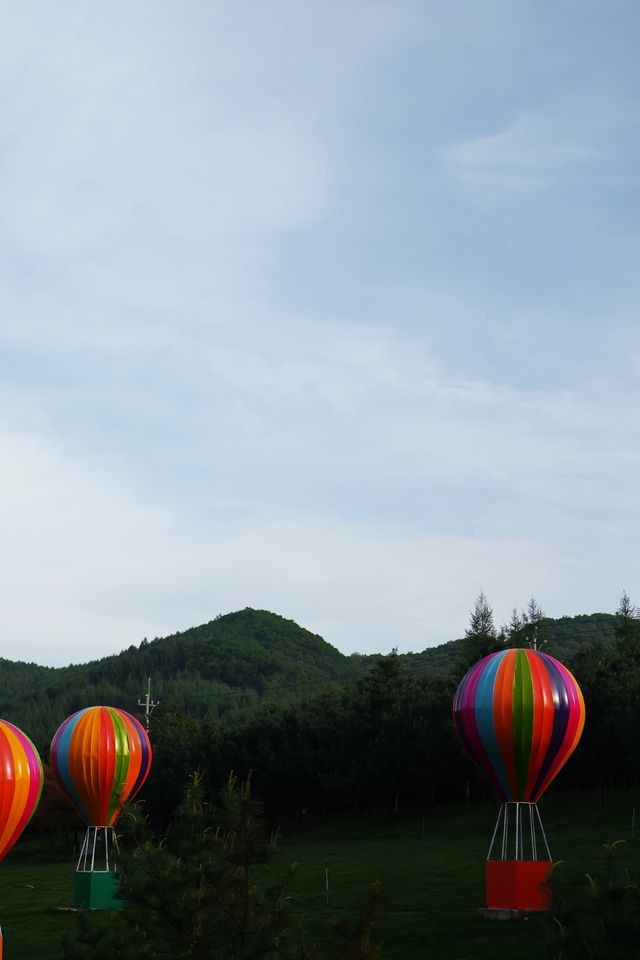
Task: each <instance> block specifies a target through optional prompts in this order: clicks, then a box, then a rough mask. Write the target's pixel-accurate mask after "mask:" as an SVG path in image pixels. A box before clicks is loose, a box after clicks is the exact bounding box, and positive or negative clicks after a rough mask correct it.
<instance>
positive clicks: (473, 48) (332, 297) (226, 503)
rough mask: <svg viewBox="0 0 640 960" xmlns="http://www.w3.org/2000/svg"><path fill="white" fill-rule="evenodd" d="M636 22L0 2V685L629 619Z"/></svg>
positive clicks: (574, 3) (536, 3)
mask: <svg viewBox="0 0 640 960" xmlns="http://www.w3.org/2000/svg"><path fill="white" fill-rule="evenodd" d="M639 29H640V7H639V6H638V4H637V2H636V0H553V2H552V0H549V2H547V0H542V2H541V0H482V2H478V0H455V2H451V0H416V2H413V0H394V2H393V3H388V2H379V0H325V2H323V3H320V4H319V3H317V2H313V3H312V2H308V0H253V2H249V0H233V2H221V0H206V2H204V0H203V2H199V0H179V2H178V0H173V2H167V0H137V2H136V3H135V4H131V3H129V2H122V0H114V2H111V3H109V4H97V3H86V2H84V0H83V2H79V0H65V2H62V3H59V4H51V3H46V2H44V0H42V2H34V0H22V2H21V3H20V4H14V3H10V2H9V0H0V96H1V107H0V504H1V508H0V517H1V523H2V536H1V544H2V549H1V550H0V609H1V610H2V616H1V627H0V655H1V656H4V657H8V658H10V659H22V660H34V661H36V662H38V663H48V664H54V665H58V664H66V663H69V662H78V661H86V660H89V659H93V658H96V657H101V656H104V655H107V654H109V653H114V652H117V651H119V650H121V649H123V648H125V647H128V646H130V645H131V644H138V643H140V641H141V640H142V639H143V638H144V637H147V638H149V639H152V638H153V637H155V636H164V635H167V634H170V633H174V632H175V631H177V630H182V629H186V628H188V627H190V626H192V625H195V624H199V623H203V622H206V621H208V620H211V619H212V618H213V617H215V616H217V615H218V614H224V613H227V612H230V611H232V610H238V609H241V608H243V607H256V608H263V609H268V610H272V611H274V612H276V613H279V614H281V615H282V616H284V617H287V618H288V619H293V620H295V621H297V622H298V623H300V624H301V625H303V626H304V627H306V628H308V629H309V630H311V631H313V632H314V633H319V634H321V635H322V636H323V637H325V639H326V640H328V641H329V642H330V643H332V644H334V645H335V646H337V647H338V648H339V649H340V650H342V651H343V652H345V653H350V652H353V651H360V652H363V653H365V652H373V651H380V652H383V653H385V652H389V651H390V650H391V649H392V648H393V647H397V648H398V649H399V650H400V651H408V650H413V651H417V650H423V649H424V648H425V647H427V646H431V645H434V644H437V643H442V642H445V641H447V640H451V639H454V638H456V637H459V636H461V635H462V634H463V633H464V630H465V627H466V626H467V624H468V620H469V610H470V609H471V608H472V606H473V604H474V601H475V598H476V597H477V595H478V594H479V593H480V591H481V590H482V591H484V593H485V594H486V596H487V598H488V600H489V602H490V604H491V605H492V606H493V609H494V614H495V619H496V623H497V624H498V625H499V624H500V623H501V622H504V621H506V620H508V619H509V616H510V613H511V610H512V609H513V608H514V607H517V608H523V607H525V606H526V604H527V601H528V600H529V598H530V597H531V596H535V598H536V599H537V601H538V602H539V604H540V605H541V606H542V608H543V609H544V610H545V611H546V612H547V614H549V615H550V616H562V615H573V614H578V613H590V612H594V611H610V612H613V611H615V609H616V607H617V605H618V601H619V598H620V595H621V593H622V591H623V590H626V591H627V592H628V593H629V594H630V595H631V599H632V601H633V600H635V601H637V602H638V603H640V584H639V583H638V559H637V558H638V551H639V548H640V510H639V507H640V484H639V483H638V477H639V476H640V443H639V441H640V403H639V399H640V391H639V377H640V325H639V324H638V319H637V316H638V302H639V300H640V298H639V293H640V271H639V270H638V265H639V264H640V218H639V213H640V209H639V198H640V163H639V161H640V128H639V119H640V96H639V93H640V90H639V86H640V82H639V81H640V70H639V68H638V64H637V36H638V31H639Z"/></svg>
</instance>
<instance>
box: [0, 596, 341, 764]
mask: <svg viewBox="0 0 640 960" xmlns="http://www.w3.org/2000/svg"><path fill="white" fill-rule="evenodd" d="M357 671H358V667H357V665H356V664H355V663H354V662H353V661H352V660H351V659H350V658H348V657H345V656H344V655H343V654H342V653H340V651H339V650H336V648H335V647H332V646H331V644H329V643H327V642H326V641H325V640H323V639H322V637H319V636H316V635H315V634H312V633H310V632H309V631H308V630H305V629H303V628H302V627H299V626H298V625H297V624H296V623H294V622H293V621H292V620H285V619H284V618H283V617H280V616H277V615H276V614H274V613H269V612H268V611H266V610H252V609H249V608H248V609H246V610H241V611H238V612H237V613H229V614H226V615H225V616H220V617H216V619H215V620H211V621H210V622H209V623H205V624H202V626H199V627H192V628H191V629H189V630H185V631H183V632H181V633H175V634H173V635H172V636H169V637H162V638H156V639H155V640H152V641H147V640H143V641H142V643H141V644H140V646H139V647H134V646H132V647H129V648H128V649H127V650H123V651H122V652H121V653H118V654H115V655H113V656H109V657H103V658H102V659H101V660H94V661H91V662H90V663H85V664H77V665H75V664H74V665H72V666H69V667H59V668H54V667H41V666H38V665H37V664H33V663H28V664H27V663H14V662H12V661H10V660H2V659H0V716H2V717H4V718H6V719H8V720H11V721H12V722H15V723H16V724H18V726H20V727H23V728H24V730H25V731H26V732H27V733H28V734H29V736H31V738H32V739H33V740H34V742H35V743H36V745H37V746H39V747H44V746H45V745H47V744H48V743H49V741H50V739H51V736H52V734H53V733H54V732H55V730H56V728H57V727H58V725H59V724H60V723H61V722H62V720H64V719H65V717H67V716H68V715H69V714H71V713H73V712H74V711H75V710H79V709H80V708H81V707H84V706H88V705H91V704H95V703H108V704H112V705H113V706H118V707H122V708H124V709H126V710H129V711H130V712H132V713H137V712H138V710H139V708H138V700H139V698H141V697H142V696H143V694H144V692H145V690H146V687H147V678H148V677H151V678H152V683H153V689H152V695H153V698H154V699H155V700H160V701H161V702H163V703H165V702H168V701H173V702H175V704H176V706H178V707H179V708H180V709H182V710H184V712H186V713H188V714H190V715H192V716H196V717H204V716H206V715H208V714H209V715H217V714H219V713H222V712H230V711H240V712H246V711H247V710H250V709H251V708H252V707H254V706H255V705H256V704H258V703H263V702H264V700H265V698H267V699H273V700H277V701H278V702H280V703H282V702H287V701H288V700H291V699H300V697H302V696H305V695H309V694H311V693H312V692H313V691H317V690H319V689H323V688H324V687H326V686H329V685H331V684H335V683H336V682H344V681H346V680H348V679H350V678H352V677H354V676H355V674H356V673H357Z"/></svg>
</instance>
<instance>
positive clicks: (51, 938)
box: [0, 793, 640, 960]
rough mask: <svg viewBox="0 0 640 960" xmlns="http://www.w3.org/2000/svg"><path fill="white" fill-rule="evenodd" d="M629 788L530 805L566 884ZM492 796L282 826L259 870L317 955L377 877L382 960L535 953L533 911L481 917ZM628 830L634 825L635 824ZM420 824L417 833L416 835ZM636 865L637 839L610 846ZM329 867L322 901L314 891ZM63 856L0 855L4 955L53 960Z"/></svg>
mask: <svg viewBox="0 0 640 960" xmlns="http://www.w3.org/2000/svg"><path fill="white" fill-rule="evenodd" d="M634 805H637V807H638V821H639V823H640V793H610V794H607V795H605V798H604V806H603V807H601V805H600V797H599V796H596V795H594V794H565V795H561V796H558V797H557V798H549V799H547V800H544V801H543V802H542V804H541V811H542V815H543V818H544V821H545V827H546V829H547V835H548V838H549V843H550V846H551V852H552V854H553V857H554V859H556V860H562V861H563V863H562V864H561V865H560V866H559V867H558V868H557V869H558V871H559V873H561V874H562V876H563V877H564V878H565V880H566V882H567V884H569V885H572V886H574V887H575V886H578V885H580V884H584V883H585V879H584V874H585V873H586V872H589V873H592V874H593V873H598V872H600V873H603V872H604V871H605V870H606V851H605V849H604V847H603V844H604V843H606V842H610V841H614V840H620V839H625V840H628V839H630V822H631V813H632V809H633V807H634ZM495 813H496V808H495V807H494V806H493V805H490V804H486V805H471V806H467V807H464V806H459V807H443V808H438V809H435V810H433V811H430V812H429V813H428V815H427V816H425V818H424V822H423V818H422V817H421V816H419V815H418V816H416V815H408V814H407V815H403V814H400V815H398V816H396V817H393V818H392V817H390V816H382V815H370V816H366V817H363V818H362V819H359V820H354V819H351V818H339V819H335V820H332V821H330V822H328V823H326V824H315V825H314V824H305V825H304V826H303V827H298V826H296V827H292V826H286V827H285V830H284V832H283V838H282V841H281V843H280V847H279V850H278V853H277V855H276V857H275V860H274V861H273V862H272V864H271V865H270V868H269V872H270V873H271V874H273V875H274V876H283V875H285V874H286V873H287V872H288V868H289V865H290V864H294V863H295V864H296V865H297V866H296V868H295V871H294V874H293V877H292V879H291V880H290V882H289V884H288V888H289V894H290V904H291V917H292V921H297V920H303V922H304V928H305V930H306V931H307V939H308V941H309V942H310V943H312V944H315V945H316V946H317V947H318V949H319V950H320V951H321V952H322V953H323V955H326V956H327V958H332V960H333V958H336V957H337V956H338V949H337V948H338V944H339V943H340V939H339V937H338V935H337V934H336V932H335V930H334V927H333V925H334V924H335V922H336V921H338V920H341V919H342V920H349V919H350V918H353V917H355V916H356V915H357V914H358V911H359V909H360V906H361V903H362V899H363V896H364V893H365V890H366V888H367V887H368V886H369V885H370V884H371V883H372V882H373V881H375V880H379V881H380V882H381V884H382V890H383V894H384V897H385V903H384V905H383V907H382V910H381V913H380V915H379V918H378V921H377V923H376V928H375V934H376V937H377V939H378V941H380V942H381V943H382V945H383V946H382V954H383V957H384V958H385V960H418V958H420V960H424V958H429V960H440V958H442V960H445V958H446V960H467V958H468V960H496V958H505V960H512V958H514V960H515V958H518V960H529V958H531V960H533V958H534V957H535V958H541V957H545V956H546V955H547V951H546V946H545V932H544V928H543V925H542V923H541V922H540V921H539V920H538V919H533V918H532V919H529V920H524V921H523V920H518V921H504V922H503V921H487V920H482V919H480V918H478V916H477V912H476V908H477V907H478V906H481V905H482V903H483V896H484V890H483V884H484V857H485V855H486V849H487V846H488V842H489V839H490V836H491V832H492V830H493V825H494V819H495ZM639 833H640V830H639ZM423 834H424V835H423ZM617 855H618V856H619V857H621V858H623V859H624V861H625V862H628V863H629V865H631V866H633V865H635V866H636V867H638V866H640V840H639V841H634V842H629V843H626V844H624V845H623V846H621V847H619V848H618V854H617ZM325 868H328V871H329V902H328V903H327V899H326V893H325ZM73 871H74V864H73V863H72V861H71V859H70V858H69V859H68V860H62V861H61V860H58V861H51V859H50V857H49V855H48V853H46V852H45V851H44V850H39V847H38V844H37V842H36V841H35V839H32V838H26V839H23V841H21V842H20V844H19V845H18V846H17V847H16V849H15V850H14V851H13V852H12V853H11V854H10V855H9V856H8V858H7V859H6V860H5V861H4V862H3V863H2V864H1V865H0V922H1V923H2V928H3V933H4V939H5V953H4V958H5V960H58V958H62V956H63V955H62V950H61V946H60V940H61V937H62V935H63V933H64V931H65V930H66V929H68V928H69V925H70V924H73V923H74V922H75V916H74V914H73V913H72V912H69V911H68V910H65V909H64V908H68V907H70V906H72V905H73Z"/></svg>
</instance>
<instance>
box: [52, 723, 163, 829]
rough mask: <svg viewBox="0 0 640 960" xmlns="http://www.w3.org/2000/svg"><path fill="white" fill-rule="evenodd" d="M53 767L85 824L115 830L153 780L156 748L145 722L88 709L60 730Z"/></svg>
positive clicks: (56, 734) (61, 725)
mask: <svg viewBox="0 0 640 960" xmlns="http://www.w3.org/2000/svg"><path fill="white" fill-rule="evenodd" d="M51 765H52V767H53V772H54V775H55V777H56V780H57V781H58V783H59V784H60V786H61V787H62V789H63V790H64V791H65V793H66V794H67V796H68V797H69V799H70V800H71V802H72V803H73V805H74V807H75V808H76V810H77V811H78V813H79V814H80V816H81V817H82V819H83V820H84V821H85V823H86V824H87V825H88V826H93V827H111V826H113V824H114V823H115V822H116V820H117V819H118V816H119V814H120V812H121V811H122V807H123V805H124V803H125V802H126V801H127V800H132V799H133V797H134V796H135V795H136V793H137V792H138V790H139V789H140V787H141V786H142V784H143V783H144V782H145V780H146V779H147V776H148V774H149V768H150V766H151V744H150V743H149V737H148V736H147V732H146V730H145V729H144V727H143V726H142V724H141V723H140V721H139V720H136V718H135V717H132V716H131V714H130V713H127V712H126V711H125V710H118V709H116V708H115V707H86V708H85V709H84V710H78V712H77V713H74V714H73V715H72V716H70V717H67V719H66V720H65V721H64V723H61V724H60V726H59V727H58V729H57V731H56V733H55V736H54V738H53V740H52V741H51Z"/></svg>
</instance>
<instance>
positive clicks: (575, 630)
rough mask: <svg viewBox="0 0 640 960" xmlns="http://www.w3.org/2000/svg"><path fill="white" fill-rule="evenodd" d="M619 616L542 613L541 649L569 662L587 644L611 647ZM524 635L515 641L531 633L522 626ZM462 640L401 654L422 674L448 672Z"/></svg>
mask: <svg viewBox="0 0 640 960" xmlns="http://www.w3.org/2000/svg"><path fill="white" fill-rule="evenodd" d="M615 627H616V617H615V615H614V614H612V613H589V614H579V615H578V616H575V617H558V619H556V620H554V619H553V618H551V617H543V618H542V619H541V620H540V622H539V624H538V633H537V640H538V643H540V644H542V649H544V650H546V651H547V652H548V653H550V654H551V655H552V656H555V657H558V658H559V659H560V660H564V661H567V662H568V663H570V662H571V661H572V660H573V658H574V657H575V656H576V654H577V653H578V652H579V651H580V650H583V649H584V648H585V647H587V646H592V645H593V644H595V643H602V644H603V645H604V647H605V649H610V648H611V647H612V646H613V643H614V641H615ZM522 633H523V635H524V636H523V637H521V638H520V639H519V641H518V642H517V643H516V644H514V645H517V646H520V645H522V644H523V643H524V642H525V640H526V639H528V637H527V636H526V634H527V627H526V626H525V627H523V630H522ZM463 642H464V641H463V640H462V639H459V640H450V641H449V642H448V643H443V644H440V646H438V647H428V648H427V649H426V650H423V651H422V653H410V654H403V655H401V660H403V661H404V662H405V663H406V666H407V667H408V669H409V670H410V671H411V672H412V673H414V674H419V673H422V672H423V671H424V670H435V671H437V672H439V673H445V672H447V671H449V670H451V669H454V668H455V665H456V663H457V662H458V659H459V655H460V649H461V645H462V644H463Z"/></svg>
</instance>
